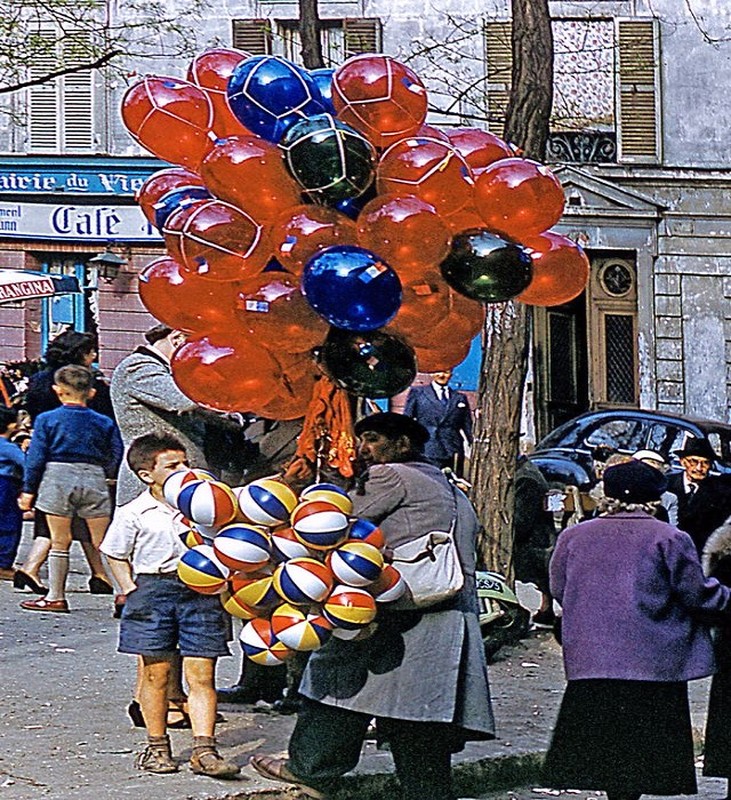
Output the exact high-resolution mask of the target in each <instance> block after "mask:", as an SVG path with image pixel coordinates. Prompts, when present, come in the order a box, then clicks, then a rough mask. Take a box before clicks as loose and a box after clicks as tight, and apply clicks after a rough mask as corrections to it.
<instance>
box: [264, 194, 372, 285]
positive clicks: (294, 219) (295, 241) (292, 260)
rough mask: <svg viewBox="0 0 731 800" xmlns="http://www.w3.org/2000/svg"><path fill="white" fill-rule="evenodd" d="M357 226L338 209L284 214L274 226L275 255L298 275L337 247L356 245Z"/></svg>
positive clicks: (305, 209)
mask: <svg viewBox="0 0 731 800" xmlns="http://www.w3.org/2000/svg"><path fill="white" fill-rule="evenodd" d="M356 237H357V229H356V225H355V222H353V220H352V219H350V218H349V217H346V216H345V214H341V213H340V212H339V211H336V210H335V209H334V208H328V207H327V206H315V205H297V206H293V207H292V208H288V209H287V210H286V211H283V212H282V213H281V214H280V215H279V216H278V217H277V218H276V219H275V220H274V221H273V223H272V233H271V241H272V252H273V253H274V256H275V258H276V259H277V261H279V263H280V264H281V265H282V266H283V267H284V268H285V269H287V270H289V271H290V272H292V273H294V274H295V275H299V274H300V273H301V272H302V269H303V267H304V265H305V264H306V263H307V261H308V260H309V259H310V258H311V257H312V256H314V255H315V253H319V252H320V250H324V249H325V248H326V247H331V246H333V245H336V244H353V243H354V242H355V240H356Z"/></svg>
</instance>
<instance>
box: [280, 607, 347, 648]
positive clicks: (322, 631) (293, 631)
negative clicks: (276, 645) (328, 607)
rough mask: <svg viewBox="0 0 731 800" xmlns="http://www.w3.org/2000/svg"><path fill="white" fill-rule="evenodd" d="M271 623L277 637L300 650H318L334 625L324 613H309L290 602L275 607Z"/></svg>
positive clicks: (288, 645) (328, 636)
mask: <svg viewBox="0 0 731 800" xmlns="http://www.w3.org/2000/svg"><path fill="white" fill-rule="evenodd" d="M271 623H272V631H274V635H275V636H276V637H277V639H279V641H280V642H282V644H285V645H286V646H287V647H290V648H292V650H297V651H300V652H302V651H304V652H309V651H311V650H318V649H319V648H320V647H322V646H323V645H324V644H325V642H326V641H327V640H328V639H329V638H330V635H331V633H332V625H331V624H330V623H329V622H328V621H327V620H326V619H325V617H324V616H323V615H322V614H308V613H307V612H306V611H303V610H302V609H301V608H296V607H295V606H293V605H290V604H289V603H284V604H283V605H281V606H279V607H278V608H275V609H274V611H273V612H272V618H271Z"/></svg>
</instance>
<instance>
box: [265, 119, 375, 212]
mask: <svg viewBox="0 0 731 800" xmlns="http://www.w3.org/2000/svg"><path fill="white" fill-rule="evenodd" d="M279 146H280V147H281V148H282V150H284V157H285V163H286V165H287V169H288V170H289V172H290V173H291V175H292V177H293V178H294V179H295V180H296V181H297V183H299V185H300V186H301V187H302V188H303V189H304V190H305V192H306V193H307V194H308V195H309V197H310V198H311V199H312V200H314V201H315V202H317V203H321V204H323V205H335V204H336V203H339V202H342V201H343V200H348V199H352V198H354V197H359V196H360V195H362V194H363V193H364V192H365V191H366V190H367V189H368V187H369V186H370V185H371V184H372V183H373V178H374V176H375V169H376V151H375V150H374V148H373V145H372V144H371V143H370V142H369V141H368V140H367V139H366V138H365V136H363V135H362V134H361V133H359V132H358V131H356V130H355V129H354V128H351V127H350V126H349V125H346V124H345V123H344V122H340V120H338V119H335V117H333V116H332V115H330V114H317V115H315V116H313V117H310V118H309V119H303V120H302V121H301V122H298V123H296V124H295V125H293V126H292V127H291V128H289V130H288V131H287V132H286V133H285V134H284V136H283V137H282V140H281V141H280V143H279Z"/></svg>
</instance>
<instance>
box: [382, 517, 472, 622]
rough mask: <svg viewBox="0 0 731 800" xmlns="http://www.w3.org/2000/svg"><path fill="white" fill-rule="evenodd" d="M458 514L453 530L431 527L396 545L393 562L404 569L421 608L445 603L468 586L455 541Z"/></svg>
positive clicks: (401, 570)
mask: <svg viewBox="0 0 731 800" xmlns="http://www.w3.org/2000/svg"><path fill="white" fill-rule="evenodd" d="M456 522H457V518H456V517H455V518H454V520H453V521H452V524H451V525H450V528H449V531H430V532H429V533H426V534H424V535H423V536H420V537H419V538H418V539H414V540H413V541H411V542H406V543H405V544H401V545H398V546H397V547H394V549H393V561H392V563H393V566H394V567H396V569H397V570H398V571H399V572H400V573H401V575H402V577H403V579H404V581H405V583H406V586H407V587H408V589H409V593H410V595H411V597H410V598H409V599H410V600H411V601H412V603H413V604H414V605H415V606H416V607H417V608H425V607H427V606H433V605H436V604H437V603H442V602H444V601H445V600H449V599H450V598H452V597H454V596H455V595H456V594H457V593H458V592H459V591H460V589H461V588H462V587H463V586H464V574H463V572H462V565H461V564H460V561H459V553H458V552H457V545H456V544H455V543H454V528H455V525H456Z"/></svg>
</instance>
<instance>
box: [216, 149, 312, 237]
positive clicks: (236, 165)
mask: <svg viewBox="0 0 731 800" xmlns="http://www.w3.org/2000/svg"><path fill="white" fill-rule="evenodd" d="M201 177H202V178H203V180H204V181H205V184H206V186H207V187H208V189H209V191H210V192H211V194H214V195H215V196H216V197H218V198H219V199H220V200H224V201H225V202H226V203H231V204H232V205H234V206H236V207H237V208H240V209H242V210H244V211H246V212H247V213H248V214H251V215H252V216H253V217H256V219H258V220H261V221H262V222H265V221H267V220H269V219H271V218H272V217H274V216H276V215H277V214H279V213H280V212H281V210H282V208H285V207H287V206H293V205H297V204H298V203H299V202H300V191H299V188H298V187H297V185H296V184H295V182H294V181H293V180H292V178H291V177H290V175H289V173H288V172H287V169H286V167H285V166H284V160H283V158H282V151H281V150H280V149H279V148H278V147H277V146H276V145H273V144H271V143H270V142H267V141H265V140H264V139H260V138H259V137H258V136H251V135H250V134H248V135H242V136H231V137H229V138H228V139H222V140H220V141H218V142H216V144H215V146H214V147H213V150H211V152H210V153H209V154H208V155H207V156H206V158H205V160H204V161H203V163H202V164H201Z"/></svg>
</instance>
